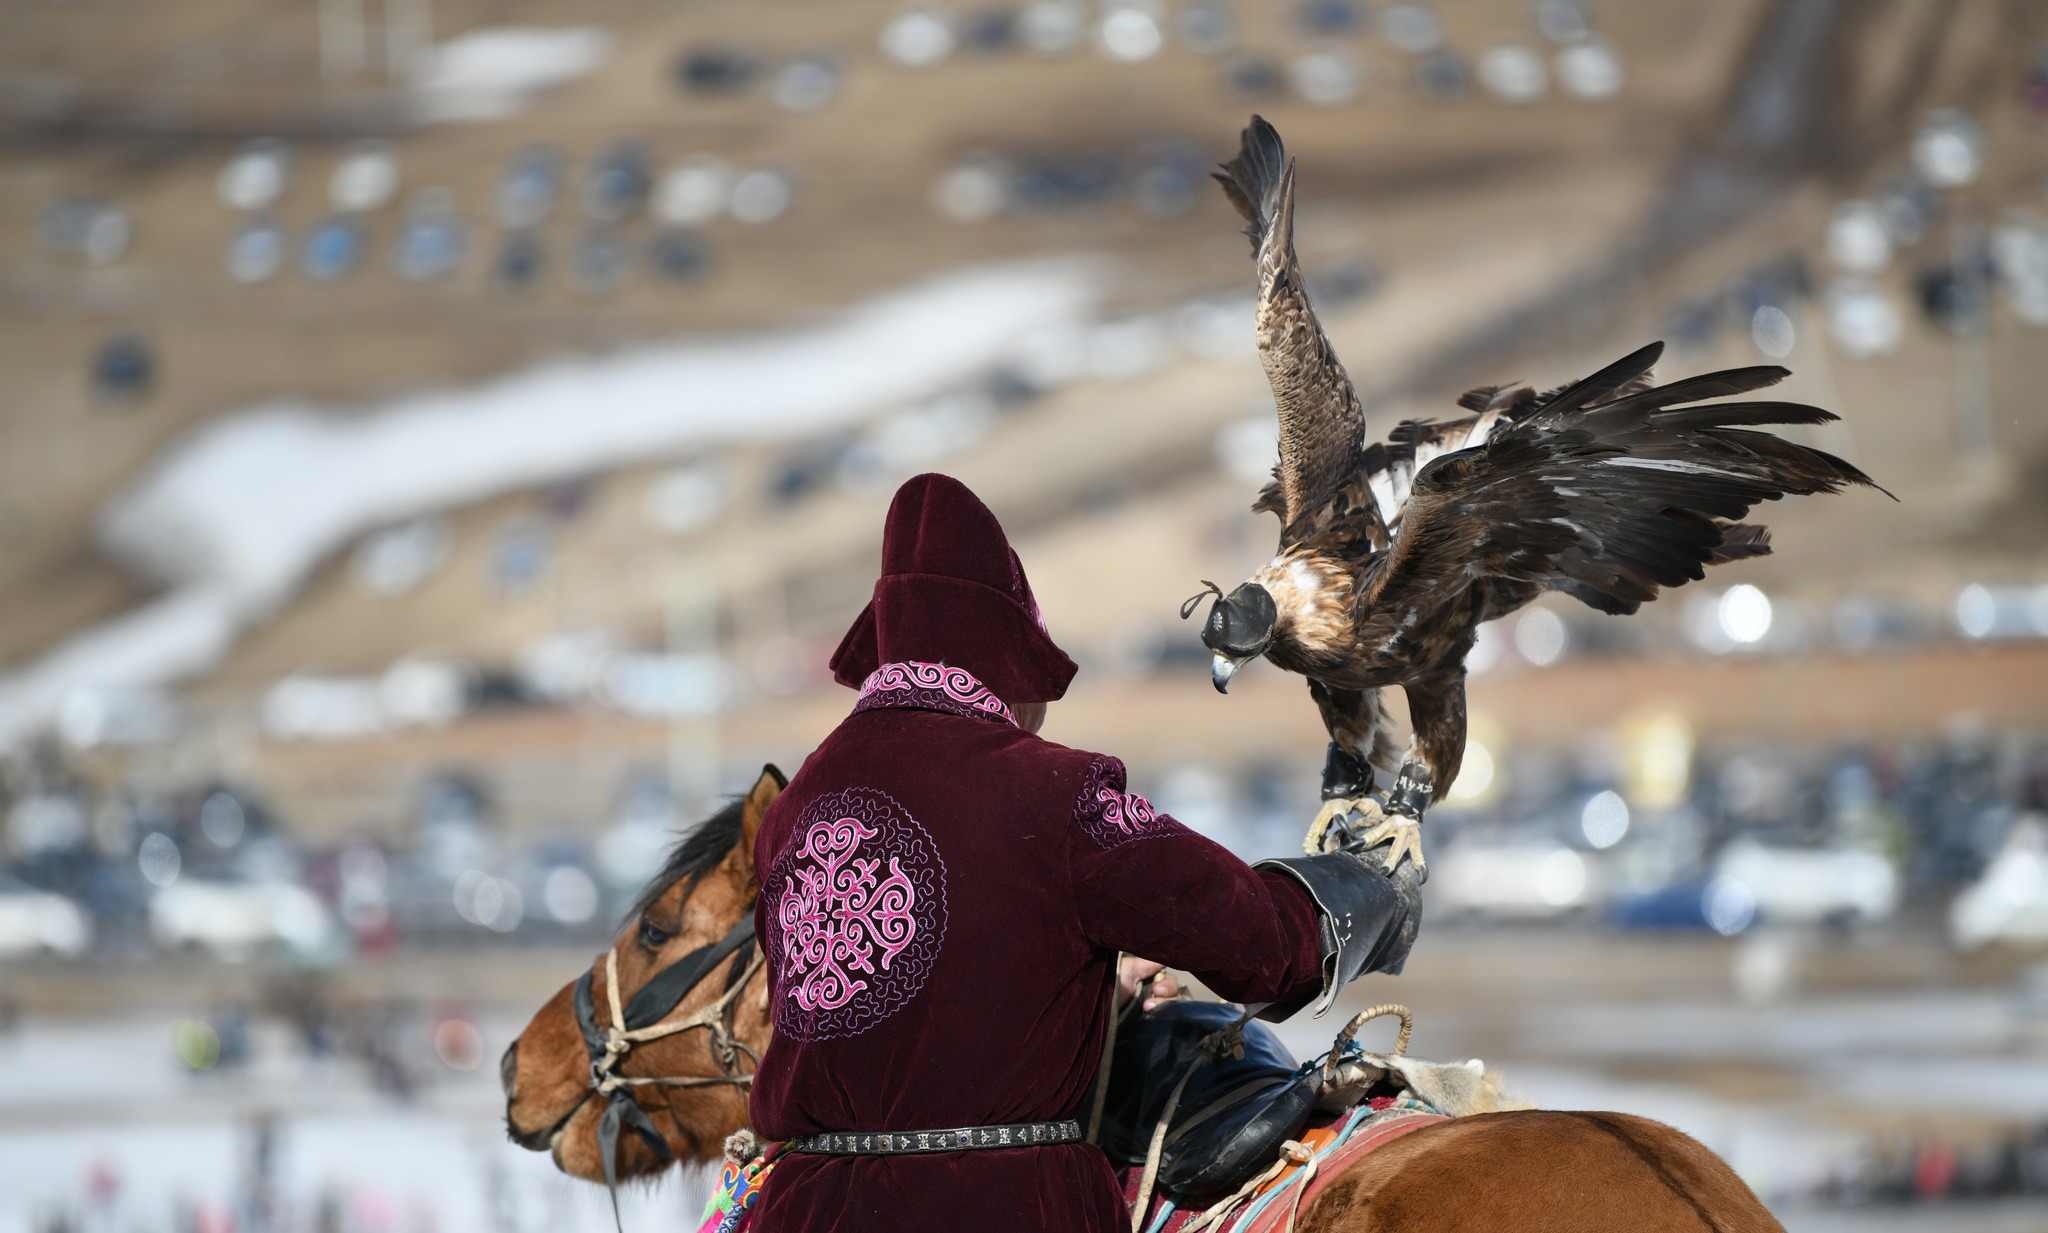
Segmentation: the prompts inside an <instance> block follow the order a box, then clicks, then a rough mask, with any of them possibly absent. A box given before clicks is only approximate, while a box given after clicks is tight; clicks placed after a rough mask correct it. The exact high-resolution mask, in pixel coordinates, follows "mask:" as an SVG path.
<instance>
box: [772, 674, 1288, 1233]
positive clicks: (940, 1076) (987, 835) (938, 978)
mask: <svg viewBox="0 0 2048 1233" xmlns="http://www.w3.org/2000/svg"><path fill="white" fill-rule="evenodd" d="M754 856H755V860H756V861H757V862H758V864H757V867H758V868H759V869H761V870H762V871H763V874H762V879H761V900H760V904H759V906H758V907H757V909H756V920H757V922H758V927H759V931H760V937H761V939H762V942H763V946H764V948H765V949H766V952H767V955H768V959H769V973H770V985H769V996H770V997H771V998H772V999H773V1006H774V1019H775V1027H776V1035H775V1039H774V1043H773V1044H772V1045H771V1046H770V1047H769V1049H768V1051H767V1055H766V1056H765V1057H764V1058H763V1059H762V1062H761V1068H760V1072H759V1073H758V1074H757V1075H756V1077H755V1081H754V1086H753V1096H752V1114H753V1124H754V1127H755V1129H756V1130H757V1131H758V1132H759V1133H760V1134H761V1135H762V1136H763V1137H764V1138H767V1139H772V1140H780V1139H786V1138H789V1137H791V1136H794V1135H802V1134H810V1133H815V1132H819V1131H850V1130H851V1131H858V1130H895V1131H903V1130H942V1129H951V1128H954V1127H963V1126H982V1125H992V1124H1001V1123H1009V1122H1031V1121H1052V1120H1057V1119H1061V1118H1080V1119H1082V1120H1084V1121H1085V1119H1086V1116H1087V1112H1088V1111H1087V1110H1086V1109H1085V1108H1084V1107H1083V1106H1084V1104H1085V1103H1086V1101H1087V1098H1088V1095H1089V1090H1090V1085H1091V1083H1092V1082H1093V1080H1094V1077H1095V1071H1096V1066H1097V1064H1098V1062H1099V1061H1100V1057H1101V1049H1102V1038H1103V1031H1104V1028H1105V1026H1106V1024H1107V1018H1108V1011H1109V1005H1108V1003H1109V998H1110V996H1111V971H1110V969H1111V964H1112V961H1113V959H1114V957H1115V953H1116V952H1117V951H1118V950H1125V951H1129V952H1131V953H1133V954H1137V955H1142V956H1144V957H1146V958H1149V959H1155V960H1158V961H1160V962H1163V963H1166V964H1167V965H1169V966H1171V967H1175V968H1181V969H1185V970H1187V971H1191V972H1193V973H1194V974H1195V975H1197V976H1198V977H1200V978H1201V979H1202V981H1203V982H1204V983H1206V984H1208V985H1209V986H1210V987H1211V988H1213V989H1216V990H1217V991H1219V992H1220V993H1222V994H1223V995H1224V996H1226V997H1230V998H1234V999H1239V1000H1245V1001H1278V1000H1282V999H1285V998H1289V997H1293V996H1296V995H1299V994H1302V993H1305V992H1308V991H1310V990H1313V989H1315V988H1318V987H1319V986H1320V980H1321V962H1320V961H1321V948H1320V942H1319V938H1318V929H1317V920H1316V914H1315V909H1314V906H1313V904H1312V903H1311V901H1310V900H1309V898H1308V896H1307V895H1306V894H1305V893H1304V892H1303V891H1302V889H1301V887H1300V885H1299V884H1298V883H1295V882H1294V881H1292V880H1290V879H1287V878H1284V877H1281V876H1279V875H1275V874H1267V873H1259V872H1255V871H1253V870H1252V869H1251V868H1250V867H1248V866H1247V865H1245V863H1244V862H1242V861H1240V860H1239V859H1238V858H1237V857H1235V856H1233V855H1231V854H1230V853H1229V852H1228V851H1226V850H1225V849H1223V848H1222V847H1220V846H1218V845H1217V844H1215V843H1213V842H1211V841H1209V840H1207V839H1205V838H1202V837H1201V836H1199V835H1197V834H1195V833H1194V832H1192V831H1190V830H1188V829H1187V828H1186V827H1184V826H1182V825H1181V824H1180V823H1178V822H1176V821H1174V820H1173V819H1172V818H1171V817H1169V816H1167V815H1164V814H1161V813H1158V812H1157V811H1156V810H1154V809H1153V807H1152V806H1151V805H1150V804H1149V803H1147V802H1146V801H1145V799H1144V798H1143V797H1140V796H1136V795H1132V794H1130V793H1127V792H1126V791H1125V785H1124V768H1123V764H1122V763H1120V762H1118V761H1117V760H1116V759H1115V758H1110V757H1105V756H1102V755H1099V754H1091V753H1086V752H1083V751H1081V750H1076V749H1068V748H1066V747H1064V746H1061V745H1056V744H1054V743H1052V742H1050V741H1045V740H1041V739H1039V738H1038V737H1036V736H1033V735H1031V734H1029V733H1027V732H1024V731H1023V730H1021V729H1020V728H1018V727H1017V725H1016V723H1015V721H1014V719H1013V718H1012V717H1011V714H1010V711H1009V708H1008V707H1007V706H1005V705H1004V704H1003V703H1002V701H1001V700H999V699H998V698H996V696H995V695H994V694H993V693H991V692H990V691H989V690H988V689H987V688H986V687H984V686H983V685H982V684H981V683H980V682H979V681H978V680H976V679H975V678H974V677H973V676H972V675H970V674H969V673H967V672H966V671H964V670H962V669H959V668H941V667H939V666H938V665H935V664H924V663H892V664H885V665H883V666H882V667H880V668H878V669H877V670H876V671H875V672H874V673H873V675H871V676H870V677H869V678H868V681H867V683H866V684H865V685H864V687H863V688H862V691H861V697H860V701H859V703H858V704H857V705H856V706H855V708H854V713H853V714H852V715H850V716H849V717H848V718H847V719H846V721H845V722H843V723H842V724H840V725H839V727H838V728H837V729H836V730H835V731H834V732H833V733H832V734H831V735H830V736H829V737H827V738H826V739H825V741H824V743H823V744H821V745H820V746H819V747H818V749H817V750H816V752H814V753H813V754H812V755H811V756H810V758H809V759H807V760H806V761H805V762H804V765H803V767H802V769H801V770H799V771H798V772H797V774H796V777H795V778H794V779H793V780H791V782H790V784H789V787H788V788H787V790H785V791H784V792H783V794H782V796H781V797H780V799H778V800H777V801H776V802H775V804H774V806H773V807H772V808H771V809H770V810H769V811H768V815H767V818H766V820H765V821H764V822H763V823H762V826H761V831H760V835H759V837H758V839H757V840H756V843H755V848H754ZM1128 1227H1129V1216H1128V1214H1127V1213H1126V1212H1125V1211H1124V1208H1123V1204H1122V1201H1121V1198H1120V1194H1119V1190H1118V1187H1117V1184H1116V1181H1115V1179H1114V1177H1113V1176H1112V1173H1111V1170H1110V1166H1109V1162H1108V1159H1107V1158H1106V1157H1105V1156H1104V1155H1103V1154H1102V1151H1101V1149H1099V1148H1097V1147H1096V1146H1094V1145H1093V1144H1089V1143H1078V1144H1063V1145H1057V1146H1042V1147H1030V1148H1014V1149H985V1150H978V1151H965V1152H950V1153H944V1154H933V1155H917V1156H889V1157H848V1156H821V1155H806V1154H799V1153H788V1154H785V1155H783V1156H782V1157H781V1162H780V1164H779V1165H778V1166H777V1168H776V1170H775V1172H774V1174H773V1175H772V1176H771V1177H770V1178H769V1180H768V1183H767V1185H766V1186H765V1187H764V1188H763V1194H762V1199H761V1203H760V1206H759V1207H758V1208H757V1209H756V1211H755V1214H754V1228H755V1229H756V1230H757V1231H758V1233H798V1231H801V1233H827V1231H828V1230H829V1231H835V1233H853V1231H855V1230H859V1231H863V1233H865V1231H869V1230H874V1231H880V1230H891V1231H898V1230H911V1231H923V1230H930V1231H931V1233H1003V1231H1006V1230H1018V1231H1022V1230H1034V1231H1037V1230H1060V1231H1062V1233H1067V1231H1072V1233H1084V1231H1086V1233H1112V1231H1114V1230H1119V1229H1125V1228H1128Z"/></svg>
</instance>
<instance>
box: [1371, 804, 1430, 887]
mask: <svg viewBox="0 0 2048 1233" xmlns="http://www.w3.org/2000/svg"><path fill="white" fill-rule="evenodd" d="M1383 844H1384V845H1386V853H1385V854H1384V855H1383V856H1382V857H1381V858H1380V860H1381V864H1382V865H1383V866H1384V867H1385V868H1386V871H1387V873H1388V875H1389V876H1392V874H1393V872H1394V871H1395V870H1396V869H1399V868H1400V867H1401V858H1402V857H1404V856H1405V857H1407V858H1408V859H1409V860H1412V861H1414V862H1415V868H1416V870H1417V871H1418V872H1421V871H1425V870H1427V869H1428V868H1429V863H1428V862H1427V861H1425V860H1424V859H1423V857H1422V819H1420V818H1411V817H1408V816H1407V815H1405V814H1398V813H1396V814H1386V815H1383V816H1382V817H1381V819H1380V822H1379V824H1378V825H1377V826H1374V827H1373V828H1372V829H1371V830H1369V831H1367V832H1365V834H1364V835H1362V836H1360V837H1359V847H1360V848H1361V849H1362V850H1363V851H1365V852H1367V853H1371V852H1373V850H1374V849H1377V848H1379V847H1380V846H1381V845H1383Z"/></svg>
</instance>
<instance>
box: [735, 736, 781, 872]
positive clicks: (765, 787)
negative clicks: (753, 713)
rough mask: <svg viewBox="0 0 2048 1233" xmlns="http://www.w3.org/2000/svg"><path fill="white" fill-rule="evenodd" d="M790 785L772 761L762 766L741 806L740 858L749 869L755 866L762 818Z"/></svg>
mask: <svg viewBox="0 0 2048 1233" xmlns="http://www.w3.org/2000/svg"><path fill="white" fill-rule="evenodd" d="M788 786H789V779H788V778H787V777H786V776H784V775H783V773H782V771H781V769H780V768H778V767H777V766H776V765H775V764H774V763H773V762H770V763H768V764H767V765H765V766H763V767H762V768H761V777H760V778H759V779H757V780H755V781H754V786H753V787H752V788H750V789H748V790H747V801H746V804H744V805H742V806H741V807H740V860H741V861H742V862H743V863H744V864H745V865H746V867H747V868H748V869H749V870H752V869H753V867H754V837H755V836H756V835H759V834H760V833H761V819H762V818H764V817H766V816H768V806H770V805H773V804H774V803H775V798H776V797H778V796H781V795H782V790H783V789H784V788H786V787H788Z"/></svg>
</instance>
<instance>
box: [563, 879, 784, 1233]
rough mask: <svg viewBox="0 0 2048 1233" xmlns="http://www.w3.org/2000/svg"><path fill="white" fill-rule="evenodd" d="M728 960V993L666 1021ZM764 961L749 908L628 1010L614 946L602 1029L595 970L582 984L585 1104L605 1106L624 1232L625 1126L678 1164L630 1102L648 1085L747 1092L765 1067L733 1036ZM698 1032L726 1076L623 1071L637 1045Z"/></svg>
mask: <svg viewBox="0 0 2048 1233" xmlns="http://www.w3.org/2000/svg"><path fill="white" fill-rule="evenodd" d="M727 959H731V960H732V966H731V968H730V969H729V970H728V971H727V973H726V978H725V991H724V992H723V993H721V994H720V995H719V996H718V997H716V998H714V999H712V1000H711V1001H710V1002H708V1003H706V1004H705V1005H704V1006H703V1007H702V1008H701V1009H699V1010H698V1011H697V1012H696V1013H695V1014H692V1015H690V1016H689V1017H687V1018H684V1019H678V1020H675V1021H674V1022H668V1021H667V1020H668V1016H669V1015H671V1014H673V1013H674V1012H675V1008H676V1006H677V1005H678V1004H680V1003H681V1002H682V1000H683V999H684V998H685V997H687V996H689V994H690V991H691V990H693V989H695V988H696V987H697V986H698V985H701V984H703V983H704V981H705V979H706V978H707V977H709V976H710V975H711V973H712V972H713V971H714V970H715V969H716V968H717V967H718V965H719V964H721V963H724V962H725V961H726V960H727ZM762 961H763V960H762V954H761V948H760V947H759V946H757V945H755V940H754V912H753V907H752V905H751V904H750V905H748V908H747V911H746V913H745V914H744V915H742V916H741V917H740V919H739V921H738V922H737V923H736V924H734V925H733V927H732V928H731V929H730V930H729V931H727V933H726V935H725V936H724V937H723V938H720V939H719V940H718V941H716V942H713V943H712V944H710V945H709V946H700V947H698V948H697V949H696V950H693V951H691V952H690V953H689V954H687V955H684V956H683V957H682V958H680V959H677V960H676V961H675V962H674V963H671V964H669V965H668V966H667V967H665V968H663V969H661V970H660V971H659V972H656V973H655V974H654V976H653V978H652V979H650V980H649V981H648V982H647V983H646V984H644V985H642V986H641V987H640V988H639V990H638V991H636V992H635V993H634V994H633V996H632V997H631V998H630V999H629V1000H627V1002H626V1003H625V1005H624V1006H623V1007H621V1006H620V1004H619V947H618V943H617V942H614V943H612V946H611V948H610V949H609V950H607V951H605V953H604V959H603V963H604V975H605V996H606V1000H607V1002H608V1003H609V1005H608V1007H607V1009H608V1010H609V1011H610V1012H611V1014H610V1019H611V1022H610V1023H609V1024H607V1025H605V1026H603V1027H600V1026H598V1023H597V1006H596V999H595V998H594V997H593V996H592V994H591V984H592V978H593V977H594V976H595V975H596V974H597V968H596V965H595V964H593V965H592V966H591V969H590V970H589V971H587V972H585V973H584V974H583V975H582V976H580V977H578V978H577V980H576V993H575V1000H576V1024H577V1026H578V1027H580V1028H581V1029H582V1030H583V1047H584V1049H585V1050H586V1051H587V1052H588V1053H589V1054H590V1094H587V1095H585V1097H584V1099H585V1100H588V1099H590V1095H597V1096H601V1097H603V1098H604V1099H605V1101H606V1105H605V1111H604V1113H603V1114H602V1115H601V1116H600V1117H599V1118H598V1121H597V1150H598V1155H599V1157H600V1158H601V1159H602V1160H603V1162H604V1184H605V1188H606V1189H607V1190H609V1191H610V1192H611V1196H612V1223H613V1224H614V1225H619V1227H620V1229H621V1233H623V1228H624V1226H623V1225H620V1222H619V1179H618V1147H619V1131H620V1130H621V1128H623V1127H630V1128H632V1130H633V1132H634V1133H635V1134H637V1135H639V1136H640V1139H641V1141H642V1142H643V1143H645V1144H646V1145H647V1147H648V1150H649V1151H652V1152H653V1153H654V1154H655V1155H656V1156H659V1157H660V1158H661V1159H662V1160H663V1161H670V1160H674V1159H675V1153H674V1152H673V1151H671V1150H670V1149H669V1146H668V1140H667V1139H664V1138H663V1137H662V1134H661V1131H659V1130H657V1129H656V1128H655V1125H654V1121H653V1119H651V1118H649V1117H648V1116H647V1111H646V1110H645V1109H642V1108H641V1107H640V1105H639V1102H637V1101H635V1100H634V1099H633V1089H634V1088H636V1087H650V1086H656V1087H710V1086H713V1085H717V1084H731V1085H733V1086H735V1087H740V1088H745V1087H748V1086H750V1085H752V1083H753V1081H754V1075H753V1069H754V1068H758V1067H759V1066H760V1064H761V1055H760V1054H758V1053H756V1052H754V1050H753V1049H752V1048H750V1047H748V1045H747V1044H746V1043H745V1042H744V1041H742V1040H740V1039H739V1037H737V1036H735V1035H734V1034H733V1019H734V1016H735V1014H736V1011H737V1002H738V998H739V993H740V990H742V989H744V988H746V986H747V983H748V982H749V981H751V980H752V979H753V978H754V974H755V973H757V972H759V971H760V970H761V967H762ZM698 1028H702V1029H704V1030H705V1031H708V1032H709V1033H711V1056H712V1058H713V1060H715V1061H716V1062H717V1063H718V1067H719V1069H720V1070H721V1071H722V1072H724V1073H722V1074H717V1075H711V1076H705V1077H696V1078H675V1077H670V1076H666V1075H661V1076H643V1075H624V1074H620V1073H619V1066H620V1064H621V1063H623V1062H624V1061H625V1059H626V1055H627V1054H628V1053H630V1052H632V1049H633V1046H634V1045H639V1044H645V1043H647V1042H648V1041H652V1040H660V1039H661V1038H663V1037H666V1036H674V1035H677V1034H678V1033H681V1032H688V1031H693V1030H695V1029H698ZM741 1054H745V1055H746V1056H747V1057H748V1058H749V1059H751V1061H752V1064H753V1066H752V1067H751V1068H749V1069H748V1070H744V1071H743V1070H741V1069H739V1060H740V1055H741Z"/></svg>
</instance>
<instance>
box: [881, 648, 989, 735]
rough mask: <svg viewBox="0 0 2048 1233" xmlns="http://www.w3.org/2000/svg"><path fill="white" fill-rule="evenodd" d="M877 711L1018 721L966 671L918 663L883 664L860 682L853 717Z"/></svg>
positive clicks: (915, 661) (913, 661) (987, 689)
mask: <svg viewBox="0 0 2048 1233" xmlns="http://www.w3.org/2000/svg"><path fill="white" fill-rule="evenodd" d="M877 707H914V708H917V709H920V710H931V711H945V712H947V713H948V714H953V715H965V716H967V717H968V718H970V719H994V720H1000V721H1001V722H1003V723H1006V724H1011V725H1013V726H1014V725H1015V724H1016V722H1017V717H1016V716H1015V715H1014V714H1012V713H1011V711H1010V708H1009V707H1008V706H1006V705H1005V704H1004V703H1003V700H1002V699H1001V698H998V697H996V695H995V692H994V691H993V690H991V689H989V687H988V686H986V685H983V684H982V683H981V682H980V681H978V680H976V679H975V677H974V674H973V673H972V672H969V671H967V670H966V669H965V668H952V667H948V666H947V665H945V664H928V663H923V662H920V661H918V660H914V659H913V660H904V661H902V662H900V663H893V664H883V665H882V666H881V667H879V668H877V669H875V670H874V671H873V672H870V673H868V679H867V680H865V681H862V682H861V686H860V701H858V702H856V703H854V704H853V709H854V712H855V713H856V714H858V713H859V712H861V711H868V710H874V709H875V708H877Z"/></svg>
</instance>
